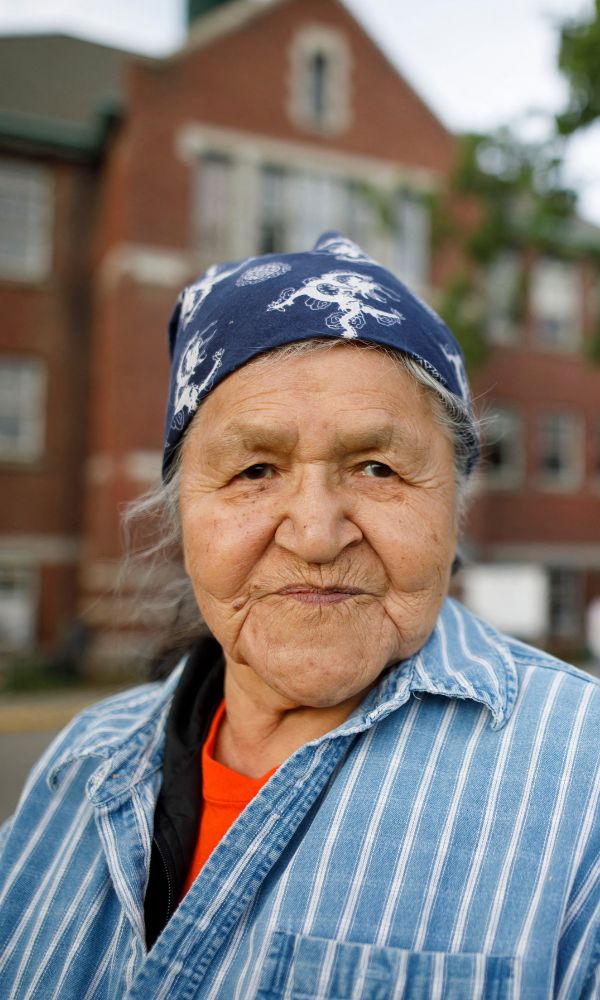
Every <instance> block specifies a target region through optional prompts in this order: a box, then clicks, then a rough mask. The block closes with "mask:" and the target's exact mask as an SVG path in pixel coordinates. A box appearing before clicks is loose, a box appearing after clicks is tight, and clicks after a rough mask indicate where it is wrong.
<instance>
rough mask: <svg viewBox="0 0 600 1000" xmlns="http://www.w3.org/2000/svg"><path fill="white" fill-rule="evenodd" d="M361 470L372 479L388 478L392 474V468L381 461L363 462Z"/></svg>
mask: <svg viewBox="0 0 600 1000" xmlns="http://www.w3.org/2000/svg"><path fill="white" fill-rule="evenodd" d="M362 471H363V472H364V474H365V475H366V476H370V477H371V478H372V479H388V478H389V477H390V476H393V475H394V470H393V469H390V467H389V465H385V464H384V463H383V462H365V464H364V465H363V467H362Z"/></svg>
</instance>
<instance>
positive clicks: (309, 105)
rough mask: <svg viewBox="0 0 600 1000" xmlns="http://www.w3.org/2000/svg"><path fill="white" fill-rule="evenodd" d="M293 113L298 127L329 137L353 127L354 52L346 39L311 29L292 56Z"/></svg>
mask: <svg viewBox="0 0 600 1000" xmlns="http://www.w3.org/2000/svg"><path fill="white" fill-rule="evenodd" d="M290 63H291V73H290V100H289V111H290V116H291V118H292V120H293V121H294V122H295V124H296V125H299V126H301V127H302V128H303V129H306V130H309V131H312V132H321V133H325V134H328V135H331V134H336V133H340V132H343V131H345V129H346V128H348V126H349V124H350V51H349V48H348V45H347V43H346V41H345V39H344V37H343V35H342V34H341V33H340V32H338V31H336V30H335V29H333V28H329V27H326V26H325V25H311V26H309V27H306V28H304V29H303V30H302V31H301V32H299V34H298V35H296V37H295V38H294V41H293V43H292V47H291V52H290Z"/></svg>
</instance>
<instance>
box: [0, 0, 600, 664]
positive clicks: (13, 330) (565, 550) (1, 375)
mask: <svg viewBox="0 0 600 1000" xmlns="http://www.w3.org/2000/svg"><path fill="white" fill-rule="evenodd" d="M190 11H191V22H192V23H191V26H190V31H189V36H188V40H187V42H186V45H185V46H184V47H183V49H182V50H181V51H179V52H177V53H176V54H174V55H173V56H171V57H169V58H165V59H146V58H139V57H131V56H129V55H128V54H127V53H125V52H118V51H115V50H113V49H107V48H105V47H103V46H97V45H92V44H91V43H88V42H82V41H78V40H75V39H67V38H60V37H52V38H28V39H25V38H5V39H2V40H0V47H4V50H6V52H7V53H10V57H9V58H8V63H6V65H9V66H10V67H12V68H11V72H12V78H11V79H12V85H11V86H10V87H8V88H3V91H4V93H5V95H7V96H5V98H2V96H1V95H0V202H4V203H5V204H9V205H10V210H9V211H10V213H11V214H10V215H9V220H10V222H11V225H13V227H14V230H13V231H14V234H15V236H14V237H12V238H11V239H8V238H7V239H2V237H1V236H0V302H1V304H2V306H3V316H4V319H5V322H4V323H3V325H2V332H1V333H0V337H1V338H2V339H1V340H0V352H1V353H0V379H1V380H2V385H3V390H4V389H5V390H6V392H5V393H4V392H3V395H4V397H5V402H4V403H3V404H2V410H0V449H1V450H0V459H1V462H2V464H1V466H0V479H1V483H2V495H3V498H4V503H3V505H2V515H1V517H2V521H1V522H0V531H1V533H2V556H1V559H0V630H1V632H2V640H1V641H2V643H3V644H4V647H5V648H6V649H8V648H9V647H10V646H11V644H12V645H13V646H14V645H18V644H22V643H24V642H27V641H30V642H41V643H42V644H45V645H52V644H56V643H57V642H59V641H60V636H61V634H62V633H63V632H64V630H65V629H66V628H67V627H68V626H69V623H71V622H72V621H73V620H74V619H75V618H76V617H77V616H80V617H83V619H84V620H85V622H86V623H87V625H88V626H89V627H90V628H91V629H93V630H94V635H95V639H94V646H93V651H94V655H95V656H98V657H108V656H110V655H115V653H116V651H118V656H119V658H121V659H123V658H125V659H126V658H127V656H128V655H129V653H131V654H132V655H133V654H135V652H136V651H138V650H139V649H141V648H143V646H144V643H145V638H144V635H143V634H140V633H138V631H137V630H136V629H135V628H134V627H133V626H132V624H131V617H130V611H131V608H130V604H129V602H128V600H127V598H126V597H124V596H123V595H121V597H120V598H116V597H115V596H114V595H113V594H112V593H111V588H112V587H113V585H114V583H115V580H116V576H117V573H118V567H119V564H120V555H121V542H120V535H119V530H118V513H117V511H118V506H119V505H120V504H121V503H123V502H125V501H127V500H129V499H130V498H132V497H134V496H136V495H137V494H139V493H140V492H141V491H142V490H144V489H145V488H146V487H147V486H149V485H150V484H152V483H153V482H154V481H155V480H156V477H157V475H158V471H159V467H160V444H161V438H162V419H163V400H164V394H165V379H166V371H167V361H166V348H165V328H166V322H167V319H168V316H169V314H170V310H171V307H172V304H173V301H174V298H175V296H176V294H177V292H178V290H179V288H180V287H181V286H182V285H183V284H184V283H185V282H186V281H189V280H191V279H192V278H193V277H194V276H195V275H197V274H198V273H199V272H200V271H201V270H202V269H204V267H205V266H206V265H208V264H210V263H212V262H214V261H215V260H220V259H226V258H233V257H238V256H242V255H246V254H251V253H264V252H270V251H272V250H287V249H294V248H300V247H305V246H307V245H309V244H310V242H311V241H313V240H314V239H315V238H316V236H317V235H318V234H319V233H320V232H321V231H323V230H325V229H327V228H338V229H341V230H343V231H344V232H346V233H347V234H348V235H350V236H352V237H355V238H357V239H359V240H360V242H361V243H362V244H363V245H364V246H365V247H366V248H367V249H368V250H369V251H370V252H371V253H372V254H373V255H375V256H378V257H379V258H380V259H382V260H384V261H385V262H386V263H387V264H388V265H389V266H390V267H392V268H393V269H394V270H396V271H397V272H398V273H399V274H400V276H401V277H403V278H404V280H406V281H407V283H409V284H411V285H412V286H414V287H416V288H417V289H418V290H419V291H420V292H421V293H422V294H423V295H424V296H425V297H426V298H428V299H429V300H430V301H432V302H433V303H435V301H436V295H437V292H438V290H439V289H440V288H441V287H442V285H443V283H444V281H445V280H446V277H447V276H448V274H449V273H450V272H451V269H452V266H453V260H452V255H451V254H450V253H449V252H448V251H446V252H445V253H441V252H438V253H437V254H435V255H432V251H431V239H430V220H429V207H428V206H429V204H430V196H431V195H432V194H433V193H435V192H436V191H443V190H444V188H445V186H446V184H447V180H448V177H449V174H450V172H451V170H452V166H453V162H454V157H455V152H456V150H455V140H454V137H453V136H452V135H451V134H449V133H448V131H447V130H446V129H445V128H444V127H443V125H442V124H441V123H440V122H439V121H438V120H437V119H436V118H435V116H434V115H433V114H432V112H431V111H430V110H429V109H428V108H427V107H426V105H425V104H424V103H423V101H422V100H421V99H420V98H419V97H418V95H417V94H415V92H414V91H413V90H412V89H411V88H410V86H409V85H408V84H407V82H406V81H405V80H404V79H403V78H402V77H401V76H400V75H399V74H398V72H397V70H396V69H395V68H394V67H392V66H391V65H390V63H389V62H388V61H387V60H386V58H385V57H384V55H383V54H382V53H381V51H380V50H378V48H377V47H376V46H375V44H374V43H373V41H372V40H371V39H370V38H369V37H368V35H367V34H366V33H365V32H364V30H363V29H362V28H361V26H360V25H359V24H358V23H357V22H356V21H355V20H354V18H353V17H352V16H351V15H350V14H349V12H348V11H347V10H346V9H345V7H344V6H343V4H342V3H341V2H339V0H270V2H264V0H229V2H227V0H226V2H220V3H219V2H214V0H213V2H212V3H211V2H210V0H204V2H202V0H198V2H194V0H192V2H191V4H190ZM2 54H3V53H2V51H0V57H1V56H2ZM11 60H12V62H11ZM38 60H45V63H44V65H45V66H46V67H47V70H48V71H49V72H47V73H46V74H45V76H43V77H42V78H44V79H51V80H53V81H54V83H55V88H54V92H52V89H50V92H48V93H47V92H46V91H45V90H44V91H42V90H40V91H39V92H35V93H34V92H32V91H31V87H30V84H29V83H27V81H30V80H31V73H27V72H23V70H22V67H26V68H27V67H31V66H32V65H36V66H37V64H38ZM91 66H93V67H94V72H93V74H92V76H91V78H90V77H87V76H85V75H84V69H83V67H85V68H86V72H87V68H88V67H91ZM40 76H41V74H40ZM80 79H81V80H83V79H88V80H89V83H88V85H86V87H84V86H83V85H82V86H79V85H78V82H77V81H79V80H80ZM3 102H4V103H5V104H6V107H5V108H3V107H2V103H3ZM19 241H20V242H19ZM15 247H17V248H19V247H20V248H21V249H19V250H18V252H15V249H14V248H15ZM517 263H518V262H517ZM514 268H515V261H511V260H502V261H499V262H498V269H497V270H498V275H496V280H495V283H494V282H492V283H491V286H490V287H491V290H492V291H491V293H490V294H491V298H490V316H491V317H492V322H491V324H490V329H489V335H490V337H491V339H492V340H493V341H494V347H493V350H492V353H491V356H490V360H489V362H488V365H487V367H486V369H485V370H484V371H482V372H481V373H480V374H479V376H478V391H480V392H484V391H485V392H487V402H488V403H489V405H490V407H493V408H495V421H496V427H497V431H496V432H495V434H494V436H493V439H492V440H493V444H492V446H491V463H490V471H489V474H487V475H486V476H485V477H483V478H482V481H481V483H480V486H479V494H480V495H479V497H478V500H477V504H476V509H475V511H474V516H473V521H472V525H473V527H472V529H471V532H470V535H469V545H470V547H471V550H472V551H473V552H474V553H475V554H476V556H477V557H478V558H481V559H482V560H484V561H486V562H487V561H490V562H492V563H496V562H497V561H498V560H506V559H508V560H510V561H511V562H514V561H516V562H526V563H527V564H530V563H532V562H533V563H535V564H536V565H537V566H538V567H539V566H542V567H543V569H542V573H543V576H544V579H545V580H546V582H547V581H548V580H550V582H551V584H552V586H551V587H550V590H549V591H548V590H547V593H546V604H547V606H548V608H549V607H550V604H551V602H552V601H554V602H555V603H556V601H557V599H558V598H557V594H558V591H559V590H560V588H561V587H562V589H563V591H564V594H565V595H567V596H568V597H569V599H570V601H571V606H572V613H571V618H570V625H569V628H571V629H572V632H571V635H570V638H571V639H574V638H575V637H576V635H581V620H582V613H583V608H584V605H585V601H586V600H587V599H588V598H589V597H590V596H591V594H592V592H593V591H594V589H595V590H596V591H598V592H600V579H598V573H599V571H600V551H599V549H600V537H599V535H600V531H599V529H598V521H599V520H600V518H599V517H598V514H599V511H600V492H599V486H598V480H599V468H598V461H599V460H598V451H599V448H600V428H599V419H600V417H599V410H600V404H599V399H600V372H599V371H598V370H594V369H592V368H591V367H590V366H589V365H587V364H586V363H585V362H584V361H583V360H582V356H581V351H580V350H579V347H580V343H581V341H582V339H583V338H584V336H585V335H587V334H588V332H589V331H590V330H591V328H592V326H593V324H594V323H595V322H596V318H595V314H594V313H593V308H594V305H593V300H594V293H595V286H594V281H595V279H594V275H593V274H592V271H591V268H590V266H589V265H587V264H585V263H579V262H576V263H575V264H572V265H567V264H561V263H560V262H557V261H539V262H537V263H536V262H533V263H532V264H531V269H532V280H531V282H530V286H531V309H530V315H529V317H528V321H527V328H526V330H523V329H515V328H514V325H511V323H510V322H508V320H507V319H506V317H505V316H504V315H503V304H502V303H503V301H504V300H503V294H504V293H503V292H502V289H506V285H507V282H508V283H509V284H510V280H511V275H512V273H513V271H514ZM511 269H512V270H511ZM494 289H495V291H494ZM498 289H500V291H498ZM501 293H502V294H501ZM557 303H558V304H557ZM569 303H570V305H569ZM547 307H548V309H549V313H548V315H546V313H545V312H544V310H546V309H547ZM571 307H572V309H573V313H572V314H571V313H570V312H569V309H571ZM557 309H558V313H559V319H561V318H562V319H563V320H564V330H563V328H562V327H561V328H560V329H558V328H556V329H555V326H553V323H554V324H555V325H556V323H555V321H556V310H557ZM561 310H562V311H561ZM576 317H579V320H580V321H579V322H576ZM559 325H560V324H559ZM567 328H568V332H567ZM549 341H552V342H549ZM490 386H492V388H491V389H490ZM546 401H548V402H547V404H546ZM563 418H566V423H565V420H564V419H563ZM565 428H567V429H566V430H565ZM569 428H570V429H569ZM574 428H575V430H573V429H574ZM571 432H573V433H575V434H576V435H581V440H580V445H578V447H579V449H580V450H579V451H578V452H577V454H578V456H579V457H578V459H577V461H578V463H579V464H578V465H577V469H576V470H575V467H574V466H573V468H572V469H571V466H569V468H567V465H568V464H569V463H570V462H571V461H572V459H571V457H567V456H568V455H569V456H570V450H571V446H570V445H569V446H567V445H565V443H564V442H565V440H566V437H567V436H568V435H569V434H571ZM584 441H585V442H586V443H585V445H584ZM584 452H585V454H584ZM565 463H566V464H565ZM569 469H570V470H571V472H573V475H571V472H569ZM575 472H577V475H575V474H574V473H575ZM561 574H562V575H561ZM594 574H595V575H594ZM569 588H570V589H569ZM561 600H562V598H561ZM562 606H563V605H562V604H561V607H562ZM546 619H547V620H546V623H545V626H544V630H543V634H540V636H539V638H542V639H544V638H552V635H551V634H550V633H551V632H552V630H553V628H554V624H553V619H552V616H551V615H550V616H548V615H547V616H546ZM559 624H560V623H559ZM563 625H564V623H563ZM561 629H562V631H561ZM573 630H574V631H573ZM567 631H568V630H567V629H566V625H565V626H564V627H563V626H561V628H558V629H557V630H556V635H558V636H559V637H560V635H563V636H564V638H565V640H566V639H567V638H568V636H567Z"/></svg>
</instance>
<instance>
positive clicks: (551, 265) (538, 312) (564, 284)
mask: <svg viewBox="0 0 600 1000" xmlns="http://www.w3.org/2000/svg"><path fill="white" fill-rule="evenodd" d="M580 300H581V289H580V282H579V273H578V271H577V268H576V266H575V265H574V264H571V263H568V262H567V261H561V260H550V259H548V258H546V259H542V260H539V261H537V263H536V264H535V265H534V267H533V271H532V280H531V308H532V312H533V323H534V329H535V335H536V338H537V340H538V342H539V343H540V344H541V345H543V346H544V347H548V348H552V349H555V350H556V349H557V350H561V349H565V348H566V349H569V348H571V349H573V348H576V347H577V346H578V345H579V343H580V340H581V301H580Z"/></svg>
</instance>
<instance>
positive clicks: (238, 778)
mask: <svg viewBox="0 0 600 1000" xmlns="http://www.w3.org/2000/svg"><path fill="white" fill-rule="evenodd" d="M224 714H225V702H224V701H223V702H221V704H220V705H219V707H218V709H217V711H216V712H215V716H214V719H213V720H212V723H211V726H210V729H209V731H208V736H207V737H206V740H205V742H204V746H203V747H202V812H201V817H200V825H199V829H198V837H197V840H196V847H195V850H194V857H193V859H192V863H191V866H190V870H189V872H188V877H187V879H186V882H185V885H184V887H183V893H182V895H183V896H185V894H186V892H187V891H188V889H189V888H190V886H191V885H192V882H193V881H194V880H195V878H196V876H197V875H198V872H199V871H200V869H201V868H202V867H203V865H204V863H205V861H206V860H207V858H208V856H209V854H212V852H213V850H214V849H215V847H216V846H217V844H218V843H219V841H220V840H222V839H223V837H224V836H225V834H226V833H227V831H228V829H229V827H230V826H232V824H233V823H234V822H235V820H236V819H237V818H238V816H239V815H240V813H241V812H242V811H243V810H244V809H245V808H246V806H247V805H248V803H249V802H251V801H252V799H253V798H254V796H255V795H256V794H257V793H258V792H259V791H260V790H261V788H262V787H263V785H266V783H267V781H268V780H269V778H270V777H271V775H272V774H274V773H275V771H276V770H277V768H276V767H274V768H273V770H272V771H268V772H267V774H263V775H262V776H261V777H260V778H248V777H247V775H245V774H239V772H238V771H232V770H231V768H229V767H225V765H224V764H219V762H218V761H216V760H215V759H214V756H213V754H214V749H215V741H216V738H217V732H218V731H219V726H220V724H221V720H222V718H223V716H224Z"/></svg>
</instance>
